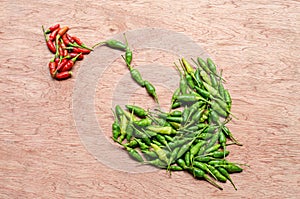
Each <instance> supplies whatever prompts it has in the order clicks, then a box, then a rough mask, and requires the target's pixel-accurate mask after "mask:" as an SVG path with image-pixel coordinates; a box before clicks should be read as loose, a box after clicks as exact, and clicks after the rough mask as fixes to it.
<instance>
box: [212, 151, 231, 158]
mask: <svg viewBox="0 0 300 199" xmlns="http://www.w3.org/2000/svg"><path fill="white" fill-rule="evenodd" d="M207 155H209V156H212V157H214V158H225V157H226V156H228V155H229V151H214V152H212V153H209V154H207Z"/></svg>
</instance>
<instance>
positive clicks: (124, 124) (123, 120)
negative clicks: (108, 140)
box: [119, 115, 128, 143]
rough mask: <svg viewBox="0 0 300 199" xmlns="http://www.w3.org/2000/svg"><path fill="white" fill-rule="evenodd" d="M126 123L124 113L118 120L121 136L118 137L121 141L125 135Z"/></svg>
mask: <svg viewBox="0 0 300 199" xmlns="http://www.w3.org/2000/svg"><path fill="white" fill-rule="evenodd" d="M127 125H128V120H127V117H126V116H125V115H122V116H121V121H120V130H121V136H120V137H119V142H120V143H122V142H123V140H124V139H125V137H126V129H127Z"/></svg>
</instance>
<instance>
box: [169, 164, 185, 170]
mask: <svg viewBox="0 0 300 199" xmlns="http://www.w3.org/2000/svg"><path fill="white" fill-rule="evenodd" d="M168 169H169V170H170V171H182V170H183V168H182V167H180V166H177V165H171V166H169V167H168Z"/></svg>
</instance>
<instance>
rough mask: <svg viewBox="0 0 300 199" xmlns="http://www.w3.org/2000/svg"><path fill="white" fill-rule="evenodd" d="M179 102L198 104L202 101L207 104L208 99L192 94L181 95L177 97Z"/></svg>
mask: <svg viewBox="0 0 300 199" xmlns="http://www.w3.org/2000/svg"><path fill="white" fill-rule="evenodd" d="M177 100H178V101H180V102H197V101H199V100H202V101H204V102H207V100H206V99H204V98H202V97H200V96H195V95H192V94H184V95H180V96H178V97H177Z"/></svg>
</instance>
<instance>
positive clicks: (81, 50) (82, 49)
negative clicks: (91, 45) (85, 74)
mask: <svg viewBox="0 0 300 199" xmlns="http://www.w3.org/2000/svg"><path fill="white" fill-rule="evenodd" d="M65 49H69V50H72V52H74V53H82V54H89V53H90V52H91V51H90V50H88V49H85V48H77V47H66V48H65Z"/></svg>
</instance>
